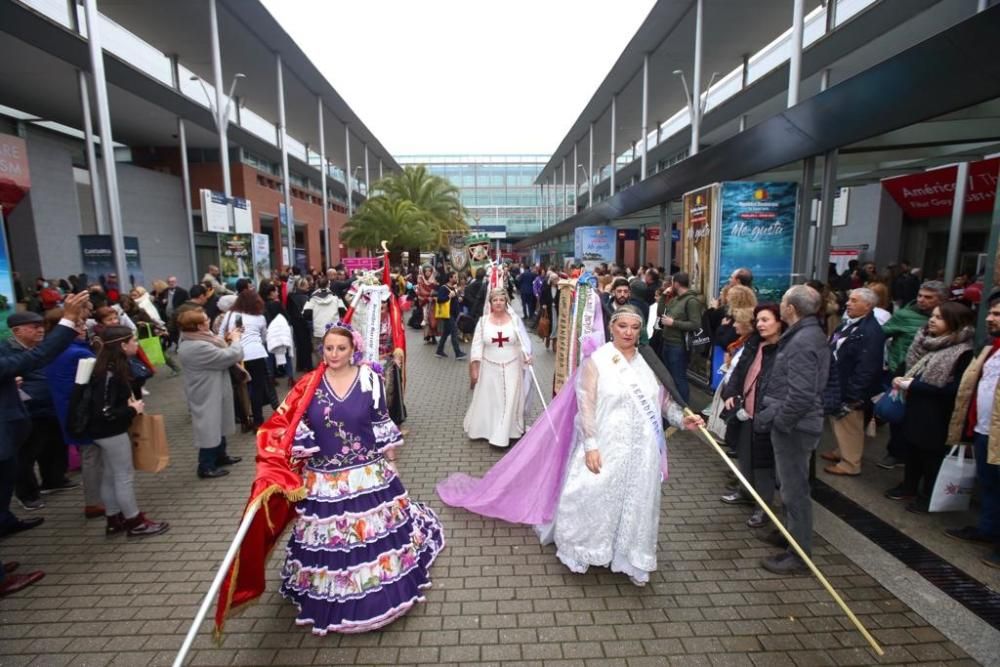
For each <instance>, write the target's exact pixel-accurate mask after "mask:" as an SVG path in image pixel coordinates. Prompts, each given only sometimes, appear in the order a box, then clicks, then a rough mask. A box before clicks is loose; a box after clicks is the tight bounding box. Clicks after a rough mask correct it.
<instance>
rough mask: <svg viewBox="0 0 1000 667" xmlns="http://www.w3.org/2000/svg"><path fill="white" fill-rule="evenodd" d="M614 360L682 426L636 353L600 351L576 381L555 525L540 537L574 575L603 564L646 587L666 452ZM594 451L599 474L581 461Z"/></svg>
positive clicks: (676, 410) (652, 567)
mask: <svg viewBox="0 0 1000 667" xmlns="http://www.w3.org/2000/svg"><path fill="white" fill-rule="evenodd" d="M615 357H617V358H618V361H617V363H628V364H629V365H630V366H631V367H632V370H633V371H634V372H635V374H636V376H637V379H638V385H639V387H640V388H641V390H642V391H643V392H644V393H645V394H646V397H647V399H648V400H649V401H650V402H651V403H652V404H653V405H659V406H660V407H661V409H662V411H663V413H664V414H665V416H666V417H667V419H668V421H669V422H670V423H671V424H673V425H675V426H680V425H681V421H682V419H683V414H682V412H681V409H680V408H679V407H678V406H677V405H676V404H675V403H674V402H673V401H671V400H670V399H669V398H668V397H667V395H666V394H665V392H664V391H663V390H662V389H661V387H660V386H659V384H658V383H657V381H656V376H654V375H653V371H652V370H650V368H649V366H648V365H647V364H646V362H645V361H644V360H643V359H642V357H641V356H640V355H639V354H636V355H635V356H634V357H633V358H632V361H628V360H627V359H625V357H624V355H622V354H621V353H619V352H618V351H617V350H616V349H615V348H614V346H613V345H612V343H605V344H604V345H603V346H601V347H600V348H598V350H597V351H595V352H594V354H593V355H592V356H591V357H590V358H589V359H587V360H586V361H585V362H584V363H583V365H582V367H581V369H580V374H579V375H578V378H577V386H576V392H577V403H578V408H579V412H578V414H577V417H576V425H575V434H574V444H573V450H572V453H571V454H570V459H569V463H568V465H567V471H566V481H565V483H564V485H563V489H562V492H561V494H560V497H559V507H558V509H557V511H556V517H555V521H554V522H553V523H552V524H549V525H546V526H541V527H539V528H538V533H539V536H540V538H541V540H542V543H543V544H546V543H549V542H553V541H554V542H555V544H556V555H557V556H558V557H559V560H561V561H562V562H563V564H565V565H566V567H568V568H569V569H570V570H572V571H573V572H579V573H583V572H586V571H587V568H588V567H590V566H591V565H596V566H606V567H609V568H610V569H611V571H613V572H622V573H624V574H627V575H628V576H630V577H632V579H633V580H634V582H635V583H637V584H644V583H646V582H647V581H649V573H650V572H653V571H654V570H656V539H657V531H658V529H659V524H660V484H661V478H662V475H661V467H660V458H661V454H660V450H659V445H658V438H657V435H656V434H655V433H652V432H651V430H652V427H651V425H650V424H649V420H648V419H647V418H646V416H644V415H643V414H642V411H641V410H640V409H639V408H638V407H637V406H636V402H635V400H634V399H633V398H632V397H631V396H630V395H629V391H630V390H629V389H628V386H627V385H626V384H625V383H624V382H622V381H621V379H620V378H619V377H618V375H617V373H618V372H617V370H616V369H615V368H614V366H613V364H614V363H615V362H614V361H613V359H614V358H615ZM592 449H598V450H599V451H600V452H601V464H602V466H601V472H600V473H599V474H594V473H592V472H591V471H590V470H588V469H587V466H586V464H585V463H584V455H585V453H586V451H589V450H592Z"/></svg>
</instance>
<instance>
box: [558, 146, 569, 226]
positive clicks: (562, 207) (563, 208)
mask: <svg viewBox="0 0 1000 667" xmlns="http://www.w3.org/2000/svg"><path fill="white" fill-rule="evenodd" d="M559 211H560V215H562V218H563V220H565V219H566V218H568V217H569V212H568V211H567V209H566V157H565V156H563V166H562V201H560V202H559Z"/></svg>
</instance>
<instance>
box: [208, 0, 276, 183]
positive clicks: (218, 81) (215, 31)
mask: <svg viewBox="0 0 1000 667" xmlns="http://www.w3.org/2000/svg"><path fill="white" fill-rule="evenodd" d="M208 20H209V24H210V27H211V37H212V40H211V42H212V78H213V79H214V80H215V84H214V85H215V127H216V129H217V130H218V132H219V164H220V165H222V191H223V192H224V193H225V195H226V198H227V199H228V198H229V197H231V196H232V195H233V188H232V185H231V183H230V181H229V139H228V138H227V132H228V128H229V118H227V117H224V116H223V115H222V114H223V112H224V111H225V108H226V105H225V104H224V102H225V93H223V92H222V91H223V87H222V86H223V83H222V53H221V52H220V50H219V14H218V9H217V8H216V2H215V0H208ZM282 125H284V122H282Z"/></svg>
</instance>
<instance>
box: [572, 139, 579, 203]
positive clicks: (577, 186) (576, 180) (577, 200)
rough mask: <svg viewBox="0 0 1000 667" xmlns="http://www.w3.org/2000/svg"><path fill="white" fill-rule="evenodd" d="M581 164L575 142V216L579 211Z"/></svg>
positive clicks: (574, 142)
mask: <svg viewBox="0 0 1000 667" xmlns="http://www.w3.org/2000/svg"><path fill="white" fill-rule="evenodd" d="M578 164H580V163H579V162H578V161H577V158H576V141H575V140H574V141H573V215H576V212H577V211H578V210H579V205H578V202H579V199H580V180H579V175H580V168H579V167H578V166H577V165H578Z"/></svg>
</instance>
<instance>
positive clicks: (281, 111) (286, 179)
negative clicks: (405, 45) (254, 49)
mask: <svg viewBox="0 0 1000 667" xmlns="http://www.w3.org/2000/svg"><path fill="white" fill-rule="evenodd" d="M212 2H213V3H214V2H215V0H212ZM274 59H275V65H276V68H275V69H276V70H277V85H278V143H279V144H281V180H282V187H281V191H282V194H283V195H284V202H285V215H286V216H287V219H288V265H287V267H286V268H289V269H290V268H291V267H293V266H295V215H294V211H292V179H291V174H290V173H289V171H288V140H287V139H288V138H287V135H286V128H285V75H284V67H283V66H282V64H281V54H280V53H276V54H274ZM278 224H279V225H280V224H281V220H280V218H279V220H278Z"/></svg>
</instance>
